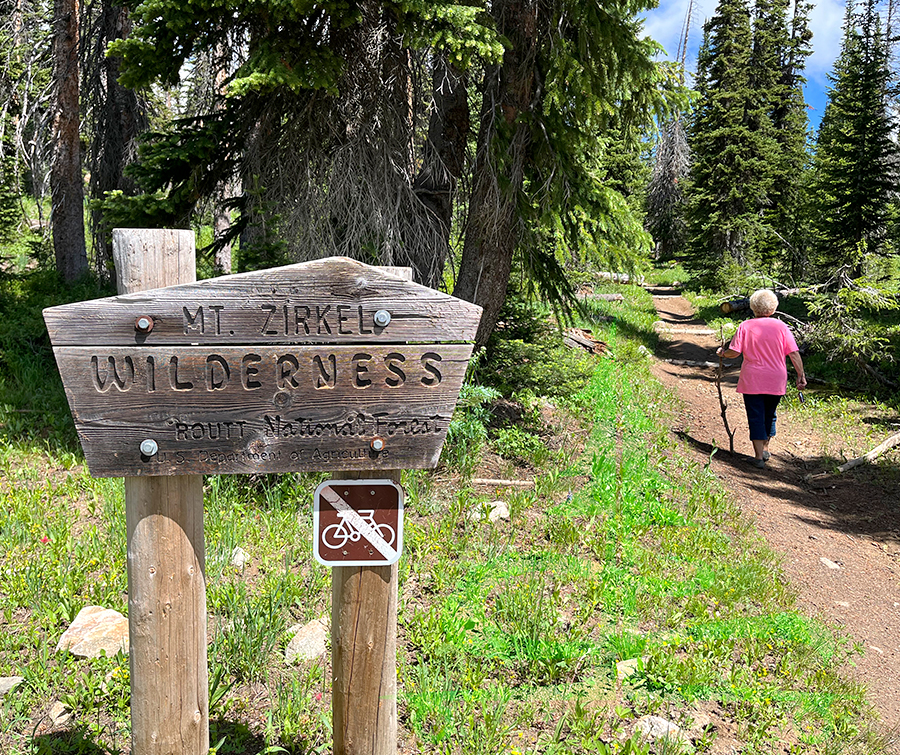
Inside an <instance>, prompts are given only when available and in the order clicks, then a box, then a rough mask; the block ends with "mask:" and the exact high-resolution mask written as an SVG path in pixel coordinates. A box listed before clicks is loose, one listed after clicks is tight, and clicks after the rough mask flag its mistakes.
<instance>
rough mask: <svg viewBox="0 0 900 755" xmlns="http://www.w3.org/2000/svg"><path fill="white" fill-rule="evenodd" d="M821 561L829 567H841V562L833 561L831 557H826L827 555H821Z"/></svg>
mask: <svg viewBox="0 0 900 755" xmlns="http://www.w3.org/2000/svg"><path fill="white" fill-rule="evenodd" d="M819 561H821V562H822V563H823V564H825V566H827V567H828V568H829V569H840V568H841V567H840V565H839V564H836V563H834V561H832V560H831V559H830V558H825V556H819Z"/></svg>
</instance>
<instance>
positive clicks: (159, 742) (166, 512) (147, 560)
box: [113, 229, 209, 755]
mask: <svg viewBox="0 0 900 755" xmlns="http://www.w3.org/2000/svg"><path fill="white" fill-rule="evenodd" d="M113 257H114V259H115V264H116V273H117V282H118V289H119V293H120V294H130V293H136V292H138V291H144V290H147V289H151V288H162V287H164V286H172V285H178V284H181V283H192V282H194V281H195V280H196V267H195V265H196V262H195V249H194V234H193V232H192V231H176V230H144V229H140V230H135V229H117V230H114V231H113ZM125 517H126V523H127V529H128V628H129V635H130V644H131V653H130V665H131V728H132V752H133V753H134V755H206V753H207V752H208V751H209V677H208V671H207V660H206V576H205V568H206V563H205V547H204V541H203V477H202V476H201V475H185V476H179V477H127V478H125Z"/></svg>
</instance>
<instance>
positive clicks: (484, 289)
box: [453, 0, 538, 346]
mask: <svg viewBox="0 0 900 755" xmlns="http://www.w3.org/2000/svg"><path fill="white" fill-rule="evenodd" d="M493 14H494V17H495V19H496V23H497V29H498V31H499V32H500V34H501V35H502V36H504V37H506V38H507V39H508V40H509V42H510V47H509V48H508V49H507V50H506V53H505V55H504V56H503V63H502V65H500V66H489V67H488V68H487V71H486V72H485V84H484V100H483V103H482V109H481V128H480V129H479V133H478V148H477V153H476V156H475V174H474V179H473V180H474V187H473V191H472V196H471V199H470V201H469V215H468V219H467V221H466V233H465V242H464V245H463V254H462V260H461V262H460V267H459V277H458V279H457V281H456V288H455V289H454V292H453V294H454V296H457V297H459V298H461V299H465V300H466V301H470V302H473V303H474V304H478V305H479V306H480V307H482V308H483V309H484V313H483V315H482V317H481V325H480V326H479V328H478V334H477V335H476V337H475V342H476V344H477V345H478V346H483V345H485V344H486V343H487V340H488V338H489V337H490V335H491V333H492V332H493V330H494V327H495V326H496V324H497V320H498V319H499V316H500V310H501V308H502V307H503V302H504V300H505V298H506V286H507V284H508V283H509V275H510V271H511V270H512V262H513V254H514V252H515V249H516V246H517V244H518V242H519V239H520V238H521V235H522V228H521V218H520V216H519V213H518V199H519V195H520V193H521V190H522V186H523V182H524V175H525V160H526V155H527V152H528V147H529V144H530V141H531V135H530V129H529V124H528V119H527V114H528V111H529V110H530V109H531V107H532V105H533V102H534V99H535V94H536V88H537V87H536V76H535V55H536V52H537V36H538V34H537V25H538V24H537V21H538V18H537V16H538V3H537V2H536V0H497V1H496V2H495V3H494V5H493ZM520 116H526V117H520Z"/></svg>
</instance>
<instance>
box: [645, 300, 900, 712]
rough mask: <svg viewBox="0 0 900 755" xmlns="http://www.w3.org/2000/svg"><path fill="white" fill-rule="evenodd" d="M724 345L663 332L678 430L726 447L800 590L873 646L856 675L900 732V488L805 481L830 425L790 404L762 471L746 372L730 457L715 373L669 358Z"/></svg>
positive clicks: (728, 474)
mask: <svg viewBox="0 0 900 755" xmlns="http://www.w3.org/2000/svg"><path fill="white" fill-rule="evenodd" d="M651 293H652V294H653V295H654V303H655V304H656V308H657V311H658V312H659V317H660V320H662V321H664V322H666V323H668V324H670V325H671V326H672V327H674V328H678V330H679V331H681V330H682V329H687V330H691V329H696V330H701V329H705V328H706V326H705V324H704V323H703V322H701V321H699V320H696V319H695V318H694V315H693V310H692V309H691V306H690V304H689V303H688V301H687V300H686V299H684V298H682V297H681V296H678V295H677V292H676V291H674V290H671V289H664V288H658V289H653V290H651ZM717 345H718V340H717V338H716V337H715V336H709V335H703V334H699V333H698V334H693V333H689V332H688V333H682V332H678V333H671V334H669V335H665V334H663V335H662V336H661V343H660V352H659V356H660V357H662V359H661V360H660V361H657V362H656V363H655V366H654V372H655V374H656V375H657V377H658V378H659V379H660V380H661V381H662V382H663V383H664V384H665V385H666V386H668V387H670V388H672V389H673V390H674V391H676V392H677V393H678V395H679V396H680V397H681V399H682V400H683V403H684V407H685V409H684V412H685V413H684V416H682V417H681V418H680V422H679V424H678V427H675V428H673V431H674V432H675V433H677V434H678V435H679V436H680V437H681V438H682V439H683V440H686V441H687V443H688V446H689V448H691V449H692V452H693V453H694V454H696V456H697V458H698V461H702V462H703V463H705V462H706V461H707V460H708V459H709V455H710V454H711V453H712V451H713V448H714V446H713V444H715V447H717V448H718V449H720V450H719V451H718V452H717V453H716V454H715V456H714V457H713V460H712V467H711V468H712V470H713V471H714V472H715V473H716V474H717V475H718V476H719V477H720V478H721V479H722V480H723V481H724V483H725V485H726V486H727V487H728V488H729V489H731V490H732V491H733V493H734V495H735V496H736V498H737V500H738V502H739V503H740V505H741V507H742V509H743V510H744V511H745V512H747V513H748V514H750V515H751V516H753V517H754V518H755V519H756V522H757V525H758V528H759V530H760V532H761V533H762V535H763V536H764V537H765V538H766V540H767V541H768V543H769V545H770V547H771V548H772V549H773V550H775V551H776V552H778V553H782V554H784V560H783V568H784V571H785V572H786V574H787V576H788V578H789V580H790V582H791V583H792V585H793V586H794V588H795V589H796V591H797V592H798V593H799V603H800V606H801V607H802V608H803V609H804V610H806V611H807V612H808V613H810V614H812V615H816V616H819V617H821V618H823V619H825V620H826V621H827V622H829V623H831V624H836V625H839V626H841V627H843V629H844V631H845V632H846V633H847V634H849V635H850V636H851V637H852V638H853V639H854V640H855V641H856V642H858V643H859V644H860V645H861V646H862V647H863V648H864V651H863V654H862V655H861V656H859V657H858V658H857V660H856V667H855V668H853V669H850V670H849V673H850V674H852V675H853V676H854V677H855V678H856V679H858V680H859V681H861V682H863V683H865V685H866V686H867V687H868V690H869V699H870V700H871V702H872V703H873V704H874V706H875V708H876V709H877V710H878V712H879V713H880V715H881V717H882V719H883V721H884V723H885V724H887V725H889V726H891V727H895V726H896V727H900V576H898V568H900V491H898V487H900V486H898V485H896V484H895V485H894V486H893V489H886V488H885V487H884V486H883V485H878V486H876V485H873V484H870V483H869V482H867V477H869V476H870V474H869V473H868V472H867V471H866V470H865V469H864V468H861V471H859V472H855V473H854V472H851V473H847V474H846V475H842V476H840V477H831V478H830V479H829V480H828V482H827V485H822V486H820V487H812V486H810V485H809V484H808V483H806V482H804V479H803V478H804V476H805V475H806V474H808V473H809V472H811V471H821V470H822V469H823V465H822V464H821V458H822V455H823V449H824V448H825V447H826V446H825V441H826V433H827V430H825V429H819V428H810V427H808V426H806V425H805V423H804V422H803V421H802V420H800V419H798V418H797V417H795V416H792V414H791V412H790V411H789V410H787V409H784V408H780V409H779V413H778V427H777V429H778V435H777V436H776V437H775V438H773V440H772V443H771V452H772V458H771V459H770V461H769V464H768V467H767V468H766V469H763V470H760V469H756V468H755V467H753V466H752V465H751V464H750V461H749V460H750V457H751V456H752V448H751V445H750V441H749V439H748V435H747V419H746V416H745V415H744V408H743V403H742V402H741V400H740V398H739V396H738V395H737V394H736V393H735V390H734V388H735V385H736V383H737V375H738V368H737V367H734V368H732V369H730V370H728V371H727V372H726V377H725V378H724V380H723V392H724V395H725V398H726V400H727V401H728V403H729V410H728V418H729V423H730V425H731V427H732V429H735V428H736V434H735V436H734V448H735V453H734V455H732V454H730V453H729V452H728V447H729V446H728V436H727V434H726V432H725V428H724V425H723V423H722V417H721V414H720V408H719V400H718V395H717V392H716V385H715V373H716V371H715V370H714V369H709V368H702V367H699V368H698V367H688V366H678V365H675V364H671V363H668V362H666V361H664V360H665V359H667V358H668V359H678V360H691V361H698V362H703V361H715V360H716V357H715V355H714V352H715V348H716V346H717ZM885 437H886V436H885ZM721 449H725V450H724V451H723V450H721ZM865 450H868V449H865Z"/></svg>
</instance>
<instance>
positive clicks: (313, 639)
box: [284, 616, 328, 663]
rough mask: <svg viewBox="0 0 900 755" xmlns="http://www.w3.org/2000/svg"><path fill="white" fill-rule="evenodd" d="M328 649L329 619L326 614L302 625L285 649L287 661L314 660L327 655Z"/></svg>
mask: <svg viewBox="0 0 900 755" xmlns="http://www.w3.org/2000/svg"><path fill="white" fill-rule="evenodd" d="M327 649H328V619H326V618H325V617H324V616H323V617H322V618H320V619H315V620H313V621H311V622H309V624H307V625H306V626H303V627H300V628H299V629H298V630H297V633H296V634H295V635H294V637H293V639H291V641H290V642H289V643H288V645H287V647H286V648H285V649H284V660H285V661H286V662H287V663H296V662H298V661H312V660H315V659H316V658H319V657H320V656H322V655H325V651H326V650H327Z"/></svg>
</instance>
